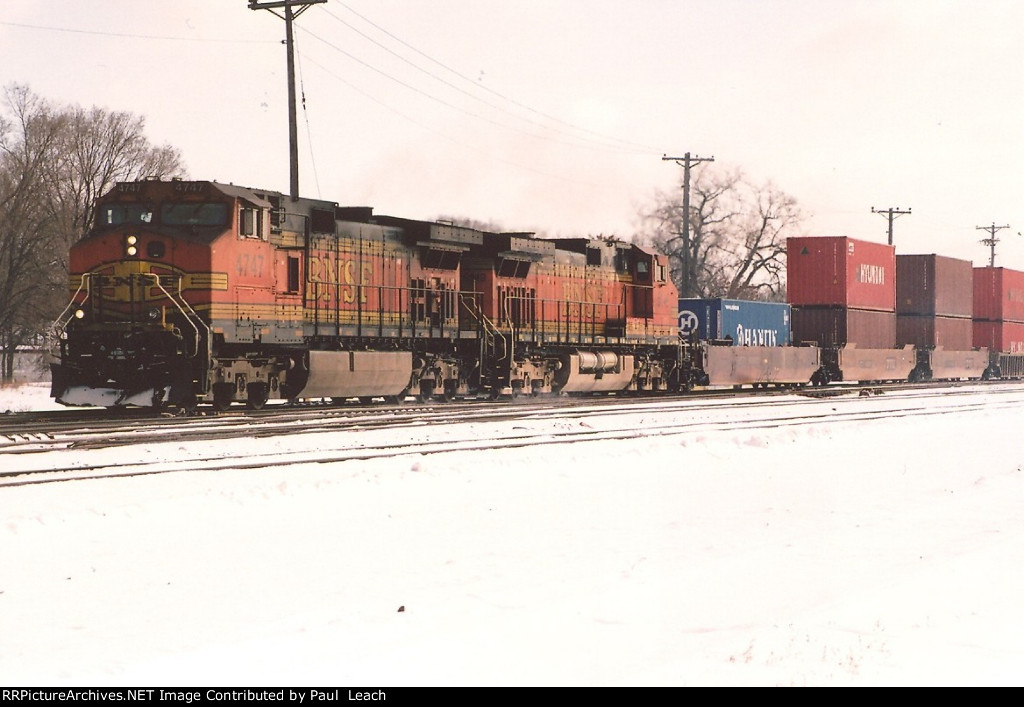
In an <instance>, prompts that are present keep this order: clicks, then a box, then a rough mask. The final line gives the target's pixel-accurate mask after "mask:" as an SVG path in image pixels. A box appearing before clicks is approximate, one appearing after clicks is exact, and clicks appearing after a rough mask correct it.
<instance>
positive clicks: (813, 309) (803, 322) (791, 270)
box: [786, 237, 917, 383]
mask: <svg viewBox="0 0 1024 707" xmlns="http://www.w3.org/2000/svg"><path fill="white" fill-rule="evenodd" d="M786 250H787V255H788V260H787V292H788V299H789V301H790V304H791V305H792V307H793V329H792V333H793V341H794V342H806V343H813V344H816V345H818V346H820V347H822V352H821V363H822V365H821V369H820V371H819V372H818V374H817V381H818V382H824V383H827V382H829V381H833V380H845V381H883V380H906V379H907V378H908V377H910V376H911V374H912V372H913V371H914V370H915V368H916V366H917V358H916V354H915V350H914V348H913V347H910V346H908V347H905V348H903V349H898V348H896V250H895V249H894V248H893V247H892V246H890V245H882V244H878V243H870V242H867V241H860V240H856V239H853V238H846V237H829V238H790V239H789V240H788V242H787V248H786Z"/></svg>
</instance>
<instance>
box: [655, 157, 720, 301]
mask: <svg viewBox="0 0 1024 707" xmlns="http://www.w3.org/2000/svg"><path fill="white" fill-rule="evenodd" d="M661 159H662V161H664V162H669V161H670V162H675V163H676V164H678V165H679V166H681V167H682V168H683V252H684V253H685V254H686V257H685V258H683V277H682V291H681V292H680V293H679V295H680V297H693V296H694V295H696V293H695V292H693V291H692V290H691V288H692V287H693V281H694V280H695V279H697V278H696V273H693V272H692V270H693V262H692V261H693V258H692V257H691V255H690V168H691V167H693V166H694V165H696V164H700V163H701V162H714V161H715V158H714V157H697V156H692V157H691V156H690V153H689V152H687V153H686V154H684V155H683V156H682V157H669V156H668V155H664V156H662V158H661Z"/></svg>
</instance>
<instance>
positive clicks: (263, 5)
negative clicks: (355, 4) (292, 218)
mask: <svg viewBox="0 0 1024 707" xmlns="http://www.w3.org/2000/svg"><path fill="white" fill-rule="evenodd" d="M325 2H327V0H269V1H268V2H260V1H259V0H249V9H250V10H269V11H270V12H272V13H273V14H275V15H277V16H278V17H281V18H282V19H283V20H284V25H285V46H286V48H287V51H288V57H287V61H288V164H289V166H290V172H291V180H290V186H291V196H292V201H298V199H299V129H298V125H297V123H298V120H297V118H296V116H295V37H294V34H293V33H292V23H293V22H294V20H295V18H297V17H298V16H299V15H301V14H302V13H303V12H305V11H306V10H308V9H309V8H310V6H312V5H320V4H322V3H325ZM282 8H283V9H284V14H283V15H282V14H281V13H279V12H277V10H278V9H282Z"/></svg>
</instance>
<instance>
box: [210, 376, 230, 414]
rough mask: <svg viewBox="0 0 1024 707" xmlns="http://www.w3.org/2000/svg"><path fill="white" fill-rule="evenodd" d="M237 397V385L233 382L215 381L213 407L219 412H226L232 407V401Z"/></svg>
mask: <svg viewBox="0 0 1024 707" xmlns="http://www.w3.org/2000/svg"><path fill="white" fill-rule="evenodd" d="M234 399H235V386H234V385H232V384H231V383H214V384H213V409H214V410H216V411H218V412H224V411H225V410H227V409H228V408H229V407H231V403H232V401H233V400H234Z"/></svg>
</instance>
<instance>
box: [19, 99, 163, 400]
mask: <svg viewBox="0 0 1024 707" xmlns="http://www.w3.org/2000/svg"><path fill="white" fill-rule="evenodd" d="M3 99H4V101H3V102H4V105H3V106H0V380H10V379H11V377H12V376H13V366H14V355H15V351H16V350H17V348H18V347H19V346H21V345H22V344H24V343H26V342H28V341H30V340H31V339H32V338H34V337H38V336H39V335H41V334H42V333H43V332H45V331H46V330H47V329H48V325H49V323H50V321H51V320H52V319H53V317H54V316H56V314H57V311H58V308H59V307H60V306H63V304H64V303H65V301H66V300H67V296H68V295H67V286H68V262H67V254H68V248H69V247H70V245H71V244H72V243H73V242H74V241H76V240H78V239H79V238H80V237H82V236H83V235H84V234H85V233H86V232H87V231H88V229H89V227H90V225H91V224H92V217H93V208H94V206H93V202H94V199H95V198H96V197H97V196H99V195H100V194H102V193H103V192H105V191H107V190H108V189H110V188H111V187H112V186H113V185H114V183H115V182H117V181H122V180H130V179H135V178H137V177H139V176H144V175H154V176H169V175H172V174H176V173H178V172H180V171H181V160H180V157H179V155H178V153H177V151H176V150H173V149H171V148H169V147H162V148H154V147H152V146H151V145H150V144H149V142H148V140H146V138H145V136H144V135H143V128H144V121H143V119H142V118H139V117H134V116H131V115H130V114H127V113H109V112H106V111H103V110H101V109H98V108H93V109H90V110H83V109H81V108H78V107H71V108H68V107H55V106H53V105H51V104H49V103H48V102H46V101H44V100H43V99H41V98H40V97H38V96H36V95H35V94H33V93H32V92H31V91H30V90H29V89H28V88H27V87H25V86H18V85H12V86H8V87H7V88H6V89H5V90H4V92H3Z"/></svg>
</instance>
